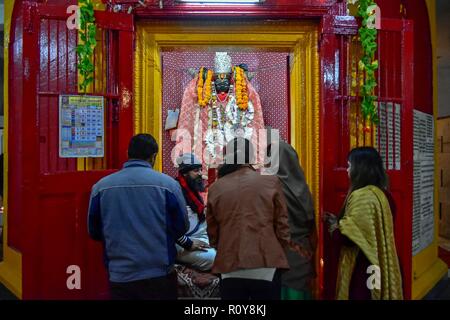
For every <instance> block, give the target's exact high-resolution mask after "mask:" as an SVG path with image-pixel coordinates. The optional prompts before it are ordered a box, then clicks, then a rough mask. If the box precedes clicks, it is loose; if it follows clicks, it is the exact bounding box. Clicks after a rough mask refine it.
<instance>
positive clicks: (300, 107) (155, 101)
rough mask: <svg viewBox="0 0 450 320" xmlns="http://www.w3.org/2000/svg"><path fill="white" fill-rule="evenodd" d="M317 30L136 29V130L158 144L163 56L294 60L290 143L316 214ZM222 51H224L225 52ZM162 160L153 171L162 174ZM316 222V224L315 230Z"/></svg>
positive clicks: (295, 25) (234, 25)
mask: <svg viewBox="0 0 450 320" xmlns="http://www.w3.org/2000/svg"><path fill="white" fill-rule="evenodd" d="M317 43H318V25H317V24H316V23H313V22H310V21H274V22H268V21H251V22H249V21H233V22H230V21H220V20H219V21H214V20H208V21H179V20H178V21H170V20H154V21H146V22H142V23H138V24H137V32H136V54H135V70H134V72H135V87H134V91H135V92H134V98H135V100H134V103H135V104H134V105H135V111H134V116H135V117H134V121H135V122H134V130H135V132H136V133H150V134H152V135H153V136H154V137H155V138H156V140H157V141H158V143H159V145H161V142H162V128H163V126H162V115H161V106H162V74H161V72H162V68H161V56H160V53H161V50H162V49H163V48H164V49H168V48H170V49H176V48H184V47H191V48H198V47H203V48H204V47H212V46H214V47H219V48H229V47H239V46H240V47H247V48H248V47H253V48H255V49H257V50H264V49H266V50H271V51H275V50H283V51H289V52H291V53H292V54H293V55H292V57H293V59H292V61H291V64H290V65H291V70H290V133H291V135H290V139H291V144H292V146H294V148H295V149H296V150H297V151H298V153H299V158H300V162H301V164H302V167H303V169H304V171H305V176H306V181H307V182H308V184H309V186H310V188H311V192H312V194H313V198H314V203H315V212H316V215H317V217H318V212H319V207H320V206H319V185H320V180H319V164H320V159H319V57H318V47H317ZM224 50H226V49H224ZM161 158H162V157H161V156H159V157H158V159H157V162H156V165H155V169H156V170H161V168H162V163H161ZM318 223H319V219H317V224H318Z"/></svg>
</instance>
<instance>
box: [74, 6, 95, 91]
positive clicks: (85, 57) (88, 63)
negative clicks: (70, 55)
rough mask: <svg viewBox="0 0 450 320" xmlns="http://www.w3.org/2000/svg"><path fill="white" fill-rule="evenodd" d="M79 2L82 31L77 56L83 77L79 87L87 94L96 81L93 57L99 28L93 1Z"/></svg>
mask: <svg viewBox="0 0 450 320" xmlns="http://www.w3.org/2000/svg"><path fill="white" fill-rule="evenodd" d="M78 2H79V5H80V29H79V30H78V32H79V39H78V46H77V55H78V71H79V72H80V75H81V76H82V82H81V83H80V84H79V86H80V90H81V91H83V92H84V93H86V89H87V87H88V86H89V84H91V83H92V82H93V81H94V77H93V72H94V65H93V63H92V56H93V54H94V49H95V46H96V45H97V41H96V40H95V35H96V33H97V27H96V25H95V17H94V5H93V4H92V0H79V1H78Z"/></svg>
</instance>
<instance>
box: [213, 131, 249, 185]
mask: <svg viewBox="0 0 450 320" xmlns="http://www.w3.org/2000/svg"><path fill="white" fill-rule="evenodd" d="M253 156H254V155H253V146H252V144H251V142H250V141H249V140H248V139H245V138H242V137H239V138H234V139H233V140H231V141H230V142H228V144H227V146H226V147H225V163H224V165H223V166H221V167H220V168H219V170H218V174H219V178H222V177H224V176H226V175H227V174H230V173H232V172H234V171H236V170H238V169H239V168H241V167H243V166H244V165H249V164H251V163H252V162H253Z"/></svg>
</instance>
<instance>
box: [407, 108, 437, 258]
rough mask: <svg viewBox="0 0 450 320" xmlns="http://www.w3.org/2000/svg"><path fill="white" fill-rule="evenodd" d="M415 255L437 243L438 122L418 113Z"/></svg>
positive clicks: (415, 114) (415, 119) (416, 135)
mask: <svg viewBox="0 0 450 320" xmlns="http://www.w3.org/2000/svg"><path fill="white" fill-rule="evenodd" d="M412 233H413V235H412V236H413V244H412V246H413V247H412V249H413V255H416V254H418V253H419V252H420V251H422V250H423V249H425V248H427V247H428V246H429V245H430V244H432V243H433V240H434V118H433V116H432V115H430V114H427V113H423V112H420V111H417V110H414V193H413V231H412Z"/></svg>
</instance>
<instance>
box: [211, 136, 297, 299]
mask: <svg viewBox="0 0 450 320" xmlns="http://www.w3.org/2000/svg"><path fill="white" fill-rule="evenodd" d="M251 149H252V147H251V144H250V142H249V141H248V140H246V139H243V138H236V139H234V140H233V141H230V143H229V144H228V145H227V148H226V150H225V152H226V159H225V164H224V165H223V166H222V167H220V168H219V180H218V181H217V182H215V183H214V184H213V185H212V186H211V187H210V189H209V193H208V202H207V215H206V217H207V224H208V235H209V239H210V245H211V246H212V247H215V248H216V249H217V255H216V259H215V261H214V264H213V268H212V272H213V273H220V274H221V279H222V282H221V295H222V299H224V300H230V299H234V300H246V299H259V300H273V299H280V295H281V280H280V270H282V269H288V268H289V265H288V261H287V259H286V256H285V251H284V249H285V248H287V247H288V246H289V243H290V236H289V226H288V215H287V208H286V203H285V198H284V195H283V190H282V187H281V185H280V182H279V179H278V178H277V176H269V175H261V174H260V173H258V172H257V171H255V170H254V169H253V167H252V166H251V165H250V163H252V162H251V160H252V159H251V158H252V157H251V155H252V154H253V152H252V150H251ZM239 160H242V161H239Z"/></svg>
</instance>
